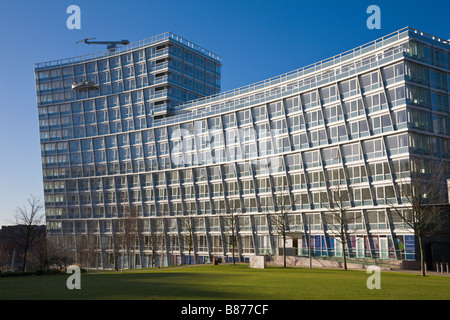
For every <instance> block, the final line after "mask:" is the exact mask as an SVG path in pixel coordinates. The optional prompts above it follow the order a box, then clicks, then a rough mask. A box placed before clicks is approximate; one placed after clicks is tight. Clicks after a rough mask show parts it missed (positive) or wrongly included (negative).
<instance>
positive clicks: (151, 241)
mask: <svg viewBox="0 0 450 320" xmlns="http://www.w3.org/2000/svg"><path fill="white" fill-rule="evenodd" d="M163 221H164V220H163V219H151V220H150V224H151V225H150V232H151V233H150V235H149V236H147V245H148V247H149V248H150V250H151V251H152V255H151V262H152V267H153V266H155V264H156V260H157V259H158V257H159V250H160V248H161V247H162V246H163V245H164V234H163V231H162V223H163Z"/></svg>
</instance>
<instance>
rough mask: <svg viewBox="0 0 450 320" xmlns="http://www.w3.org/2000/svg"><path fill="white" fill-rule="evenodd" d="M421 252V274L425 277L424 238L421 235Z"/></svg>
mask: <svg viewBox="0 0 450 320" xmlns="http://www.w3.org/2000/svg"><path fill="white" fill-rule="evenodd" d="M419 250H420V274H421V275H422V277H425V275H426V274H425V266H424V256H423V244H422V236H421V235H419Z"/></svg>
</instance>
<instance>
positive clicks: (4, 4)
mask: <svg viewBox="0 0 450 320" xmlns="http://www.w3.org/2000/svg"><path fill="white" fill-rule="evenodd" d="M72 4H74V5H78V6H79V7H80V9H81V29H80V30H69V29H68V28H67V26H66V20H67V18H68V17H69V14H67V13H66V9H67V7H68V6H69V5H72ZM372 4H374V5H378V6H379V7H380V9H381V29H380V30H376V29H374V30H370V29H368V28H367V27H366V20H367V19H368V18H369V16H370V15H369V14H367V13H366V9H367V7H368V6H369V5H372ZM449 9H450V2H449V1H445V0H443V1H415V0H410V1H375V0H373V1H372V0H371V1H303V0H297V1H282V0H278V1H275V0H272V1H268V0H260V1H236V0H227V1H217V0H207V1H196V0H189V1H182V0H163V1H160V0H147V1H143V0H129V1H115V0H91V1H85V0H70V1H63V0H40V1H31V0H30V1H21V0H14V1H7V0H0V41H1V47H2V50H0V108H1V113H0V114H1V120H2V121H1V125H0V152H1V153H0V154H1V156H0V168H1V171H0V226H1V225H6V224H10V221H12V220H13V217H14V212H15V210H16V208H17V207H18V206H23V205H25V204H26V201H27V199H28V198H29V197H30V194H32V195H35V196H37V197H38V198H40V199H41V200H43V190H42V189H43V188H42V173H41V158H40V145H39V128H38V117H37V107H36V97H35V85H34V74H33V65H34V63H36V62H43V61H50V60H56V59H60V58H67V57H73V56H78V55H82V54H86V53H92V52H96V51H101V50H104V49H105V48H104V47H103V46H94V45H90V46H88V45H86V44H83V43H82V44H75V43H76V42H77V41H79V40H82V39H84V38H90V37H95V38H96V39H97V40H121V39H128V40H130V41H131V42H135V41H138V40H141V39H145V38H148V37H151V36H153V35H157V34H160V33H164V32H166V31H171V32H173V33H175V34H177V35H179V36H181V37H183V38H185V39H187V40H189V41H191V42H193V43H195V44H197V45H199V46H201V47H204V48H205V49H208V50H210V51H212V52H214V53H216V54H218V55H220V56H221V57H222V62H223V67H222V90H230V89H234V88H238V87H241V86H245V85H248V84H251V83H254V82H258V81H261V80H264V79H267V78H270V77H273V76H277V75H280V74H283V73H285V72H289V71H292V70H295V69H298V68H301V67H303V66H306V65H309V64H312V63H314V62H317V61H320V60H322V59H326V58H328V57H330V56H333V55H335V54H339V53H341V52H343V51H346V50H349V49H352V48H354V47H357V46H359V45H362V44H365V43H367V42H370V41H371V40H374V39H377V38H379V37H381V36H383V35H386V34H389V33H391V32H393V31H396V30H398V29H401V28H403V27H406V26H409V27H413V28H416V29H419V30H421V31H423V32H426V33H429V34H433V35H436V36H438V37H441V38H446V39H449V38H450V24H449V16H448V15H449V11H450V10H449Z"/></svg>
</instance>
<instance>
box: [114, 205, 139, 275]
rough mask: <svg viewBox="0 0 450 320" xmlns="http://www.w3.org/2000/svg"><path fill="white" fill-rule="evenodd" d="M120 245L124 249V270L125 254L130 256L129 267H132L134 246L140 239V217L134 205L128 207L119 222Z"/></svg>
mask: <svg viewBox="0 0 450 320" xmlns="http://www.w3.org/2000/svg"><path fill="white" fill-rule="evenodd" d="M118 236H119V245H120V248H121V251H122V272H123V268H124V260H125V256H126V257H127V258H128V263H127V264H128V269H131V268H132V264H133V263H132V258H133V253H134V248H135V246H136V243H137V242H138V239H139V230H138V219H137V213H136V210H134V207H132V208H129V209H128V207H126V208H125V210H124V211H123V216H122V218H121V219H120V222H119V234H118Z"/></svg>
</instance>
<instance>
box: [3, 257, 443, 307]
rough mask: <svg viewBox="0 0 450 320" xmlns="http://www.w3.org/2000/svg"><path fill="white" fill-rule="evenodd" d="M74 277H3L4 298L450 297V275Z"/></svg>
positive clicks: (175, 271)
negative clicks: (72, 281)
mask: <svg viewBox="0 0 450 320" xmlns="http://www.w3.org/2000/svg"><path fill="white" fill-rule="evenodd" d="M69 276H70V275H69V274H67V275H47V276H23V277H0V300H5V299H26V300H31V299H40V300H44V299H52V300H57V299H63V300H71V299H75V300H77V299H84V300H93V299H101V300H110V299H113V300H115V299H120V300H128V299H133V300H140V299H150V300H177V299H180V300H190V299H195V300H210V299H212V300H307V299H313V300H322V299H327V300H333V299H339V300H343V299H346V300H358V299H364V300H370V299H377V300H395V299H402V300H414V299H421V300H428V299H429V300H440V299H442V300H448V299H450V277H443V276H427V277H425V278H423V277H421V276H419V275H415V274H403V273H396V272H381V289H372V290H369V289H368V288H367V286H366V281H367V279H368V277H369V276H370V274H367V273H366V272H365V271H356V270H350V271H342V270H328V269H312V270H309V269H307V268H306V269H303V268H281V267H268V268H266V269H251V268H249V267H248V265H236V266H233V265H227V264H223V265H218V266H213V265H201V266H190V267H184V268H165V269H159V270H139V271H125V272H124V273H121V272H112V271H105V272H88V273H82V274H81V290H69V289H67V287H66V280H67V279H68V277H69Z"/></svg>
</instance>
